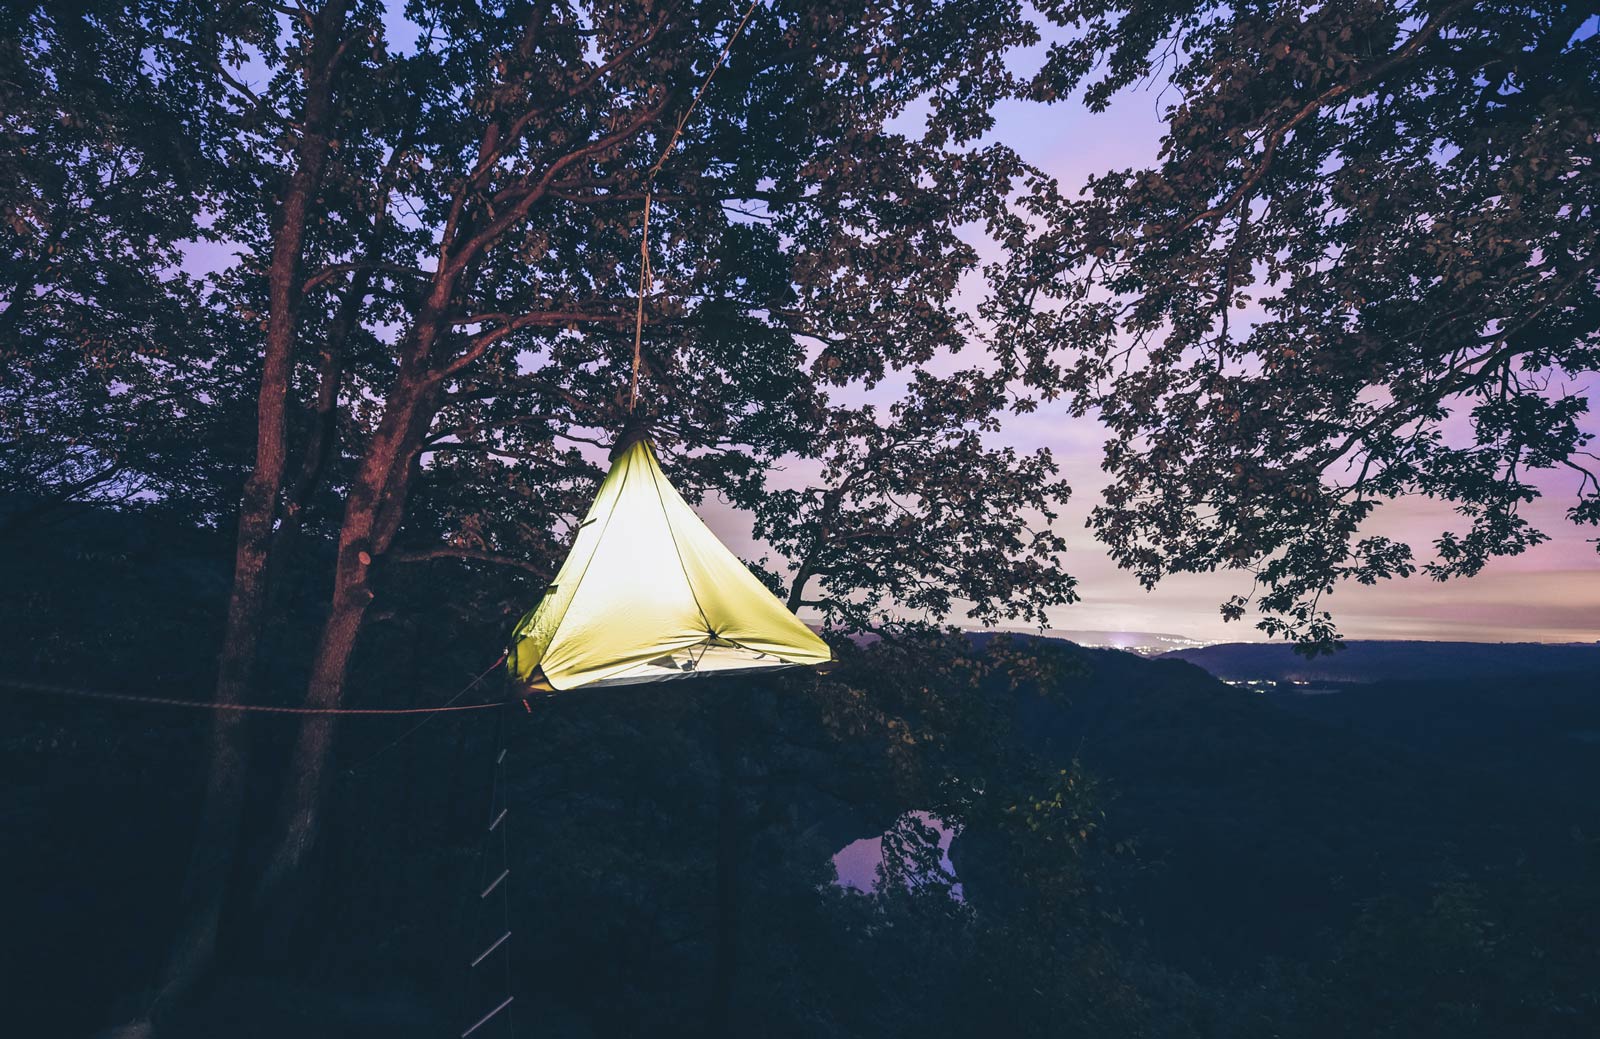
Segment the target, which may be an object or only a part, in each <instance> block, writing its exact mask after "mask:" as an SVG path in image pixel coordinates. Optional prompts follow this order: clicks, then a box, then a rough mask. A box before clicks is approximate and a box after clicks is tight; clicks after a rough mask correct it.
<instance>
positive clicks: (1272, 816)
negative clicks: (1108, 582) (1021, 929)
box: [951, 647, 1600, 972]
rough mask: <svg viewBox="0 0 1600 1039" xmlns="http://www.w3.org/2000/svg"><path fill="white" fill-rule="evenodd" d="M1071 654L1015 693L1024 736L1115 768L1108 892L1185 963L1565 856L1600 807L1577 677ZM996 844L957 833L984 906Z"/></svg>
mask: <svg viewBox="0 0 1600 1039" xmlns="http://www.w3.org/2000/svg"><path fill="white" fill-rule="evenodd" d="M1224 648H1231V649H1252V648H1257V647H1224ZM1262 648H1277V647H1262ZM1533 648H1538V647H1533ZM1576 648H1581V649H1587V648H1588V647H1576ZM1199 652H1200V653H1204V652H1206V651H1205V650H1201V651H1199ZM1078 653H1079V654H1081V656H1080V657H1079V659H1080V662H1081V666H1080V667H1079V669H1078V671H1077V673H1076V674H1073V675H1071V676H1070V677H1067V678H1065V679H1063V680H1062V681H1061V682H1060V685H1059V687H1057V688H1053V689H1028V688H1024V689H1021V690H1019V691H1018V694H1017V701H1016V715H1015V719H1016V732H1017V735H1018V738H1019V739H1020V740H1021V741H1022V742H1023V743H1024V745H1026V746H1027V747H1028V748H1029V749H1031V750H1033V751H1034V752H1036V753H1040V754H1042V755H1043V756H1044V757H1045V758H1046V759H1048V760H1052V761H1056V762H1060V764H1061V765H1062V767H1067V766H1068V765H1069V764H1070V762H1072V761H1073V760H1074V759H1076V760H1078V761H1080V762H1081V763H1082V765H1083V766H1084V767H1085V768H1087V769H1088V770H1089V771H1090V772H1091V773H1092V774H1094V775H1096V776H1098V777H1100V778H1101V779H1102V780H1103V781H1104V782H1105V783H1106V788H1105V794H1106V804H1105V808H1106V812H1107V819H1106V826H1107V834H1108V836H1110V837H1112V838H1116V839H1120V838H1130V839H1132V840H1133V841H1134V842H1135V845H1136V847H1137V848H1138V851H1137V855H1136V861H1137V864H1138V865H1137V867H1136V868H1134V869H1132V870H1127V871H1123V870H1119V871H1117V874H1116V875H1115V876H1113V877H1111V878H1109V880H1108V883H1109V887H1110V888H1111V889H1112V890H1113V891H1114V893H1115V901H1116V903H1117V904H1118V905H1120V906H1122V907H1123V908H1124V910H1125V911H1126V912H1127V913H1128V914H1129V916H1130V917H1131V918H1132V919H1134V920H1135V921H1138V922H1141V923H1142V925H1143V933H1144V937H1145V939H1146V940H1147V941H1148V942H1149V943H1150V946H1151V948H1152V949H1154V950H1156V951H1157V952H1158V954H1159V955H1160V956H1162V957H1164V958H1166V959H1168V961H1169V962H1175V963H1178V964H1180V965H1182V966H1183V967H1185V968H1186V969H1190V970H1205V969H1207V967H1208V966H1209V967H1210V968H1212V969H1217V970H1221V971H1223V972H1226V971H1227V970H1229V969H1231V968H1233V967H1237V966H1239V965H1241V964H1247V963H1252V962H1258V961H1259V960H1261V959H1262V958H1264V957H1277V958H1289V959H1294V958H1298V957H1301V956H1304V955H1307V954H1308V953H1313V952H1314V950H1316V949H1317V948H1318V946H1319V944H1320V943H1321V942H1322V941H1324V940H1325V939H1326V937H1327V936H1329V935H1332V934H1338V933H1342V932H1343V931H1344V929H1345V928H1346V927H1348V926H1349V924H1350V922H1351V920H1352V919H1353V918H1354V916H1355V914H1356V913H1357V912H1358V910H1359V907H1360V906H1361V905H1362V904H1364V903H1365V902H1366V901H1367V900H1369V899H1371V898H1374V897H1377V896H1378V895H1380V894H1383V893H1405V894H1410V895H1421V894H1422V893H1424V892H1426V891H1427V890H1428V889H1429V887H1430V885H1432V884H1434V883H1437V882H1439V881H1440V880H1443V879H1446V878H1448V877H1451V876H1455V875H1457V873H1458V872H1466V873H1476V871H1479V870H1488V871H1495V870H1499V871H1504V870H1507V869H1513V868H1522V867H1517V866H1516V864H1517V863H1519V862H1527V863H1529V865H1528V866H1526V868H1527V869H1529V870H1532V871H1533V872H1534V874H1535V875H1541V876H1548V877H1553V876H1557V875H1560V874H1561V873H1562V872H1563V871H1564V870H1567V869H1569V866H1568V865H1566V863H1567V862H1568V860H1569V859H1570V855H1571V852H1570V844H1571V837H1570V834H1571V833H1572V832H1573V827H1579V828H1580V829H1582V830H1583V831H1585V832H1588V831H1589V830H1590V829H1591V828H1592V827H1594V826H1596V825H1597V824H1600V808H1597V807H1596V804H1595V802H1594V799H1593V798H1592V797H1589V796H1587V792H1588V791H1592V790H1594V789H1596V784H1600V756H1597V755H1595V754H1593V753H1592V750H1593V746H1592V744H1591V743H1590V742H1589V741H1590V740H1591V739H1595V740H1600V693H1596V692H1595V691H1594V690H1592V689H1590V688H1589V683H1587V682H1586V681H1585V680H1584V679H1582V678H1581V677H1571V676H1569V677H1565V678H1560V679H1554V678H1552V679H1539V678H1526V677H1525V678H1524V679H1523V680H1521V681H1520V682H1517V683H1511V682H1508V681H1505V680H1503V679H1495V678H1486V679H1484V680H1482V681H1478V682H1467V681H1452V682H1448V683H1431V684H1422V683H1405V684H1401V683H1393V684H1391V685H1388V686H1385V687H1382V689H1383V692H1384V693H1385V694H1387V695H1386V696H1377V695H1365V694H1366V692H1367V690H1361V691H1359V692H1360V693H1361V694H1362V695H1360V696H1358V695H1357V692H1358V691H1352V692H1351V693H1349V694H1348V697H1347V696H1346V695H1338V696H1296V695H1294V694H1292V693H1285V694H1282V695H1261V694H1260V693H1258V692H1253V691H1248V690H1244V689H1240V688H1237V687H1234V686H1230V685H1227V684H1225V683H1223V682H1221V681H1218V680H1217V679H1215V678H1213V677H1212V676H1211V675H1208V674H1206V673H1205V672H1204V671H1202V670H1201V669H1200V668H1198V667H1196V666H1195V665H1193V664H1190V663H1188V662H1186V661H1185V660H1183V659H1181V657H1183V656H1186V655H1187V654H1168V655H1167V656H1166V657H1164V658H1160V659H1154V660H1151V659H1140V658H1139V657H1137V656H1134V655H1132V654H1129V653H1121V652H1116V651H1114V650H1106V649H1085V650H1080V651H1078ZM1378 689H1379V687H1376V686H1374V687H1372V689H1371V692H1372V693H1373V694H1376V693H1377V692H1378ZM1519 689H1520V690H1521V691H1522V695H1520V696H1519V695H1517V690H1519ZM985 854H986V852H985V846H984V835H983V834H981V833H964V834H963V835H962V836H960V837H958V838H957V839H956V841H955V844H954V846H953V847H952V849H951V857H952V859H953V861H954V863H955V866H956V870H957V873H958V874H959V875H960V877H961V878H962V880H963V882H964V883H965V885H966V890H967V892H968V895H969V897H970V898H971V899H972V900H973V902H974V904H976V905H978V906H980V907H981V906H982V904H983V901H984V899H985V898H990V897H997V896H999V897H1003V893H1001V892H997V891H996V890H995V889H994V887H993V886H992V884H989V883H986V881H987V880H988V878H987V877H986V876H985V872H984V858H985Z"/></svg>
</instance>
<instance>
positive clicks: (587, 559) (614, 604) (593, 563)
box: [506, 438, 833, 691]
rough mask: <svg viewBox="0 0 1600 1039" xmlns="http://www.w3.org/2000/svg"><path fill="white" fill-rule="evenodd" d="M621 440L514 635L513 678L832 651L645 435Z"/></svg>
mask: <svg viewBox="0 0 1600 1039" xmlns="http://www.w3.org/2000/svg"><path fill="white" fill-rule="evenodd" d="M624 445H625V446H623V447H622V449H621V451H620V452H619V453H618V454H616V455H615V456H614V457H615V461H613V463H612V465H611V472H609V473H608V474H606V478H605V482H604V483H602V484H601V485H600V493H599V494H598V495H596V496H595V501H594V504H593V505H592V506H590V508H589V514H588V515H587V516H586V517H584V520H583V523H582V524H580V525H579V527H578V536H577V538H576V539H575V541H574V543H573V546H572V552H571V554H569V555H568V556H567V561H566V562H565V563H564V564H562V567H561V572H560V573H558V574H557V575H556V579H555V583H553V584H552V585H550V587H549V588H548V589H546V590H545V593H544V598H543V599H541V600H540V601H539V605H538V606H535V607H534V608H533V609H532V610H530V611H528V613H527V614H525V615H524V616H523V617H522V619H521V620H519V621H518V622H517V626H516V628H515V630H514V631H513V632H512V633H511V648H510V649H509V651H508V655H507V657H506V668H507V670H509V671H510V672H511V674H512V676H513V677H514V678H516V679H517V680H519V681H520V682H522V683H523V684H525V685H527V686H530V687H532V688H534V689H544V690H552V691H553V690H558V689H573V688H576V687H578V686H608V685H629V684H635V683H642V682H660V681H664V680H668V679H677V678H692V677H695V676H698V675H726V674H737V673H741V672H750V671H765V670H770V669H773V668H782V667H796V666H816V665H819V664H826V663H828V662H829V661H831V660H832V659H833V654H832V652H831V651H830V650H829V649H828V645H827V643H825V642H823V641H822V640H821V639H820V638H818V637H817V636H816V634H815V633H814V632H812V631H811V629H810V628H808V627H806V626H805V625H804V624H802V623H800V621H799V619H797V618H796V617H795V615H794V614H792V613H790V612H789V610H788V609H787V608H786V607H785V606H784V605H783V603H781V602H779V601H778V599H777V597H776V596H774V595H773V594H772V593H771V592H770V591H768V590H767V588H766V586H765V585H763V584H762V583H761V582H760V581H759V580H757V579H756V577H755V575H754V574H752V573H751V572H750V570H749V569H748V568H747V567H746V566H745V565H744V564H743V563H741V562H740V561H739V559H738V557H737V556H735V555H734V554H733V553H732V552H729V551H728V550H727V548H725V547H724V546H723V545H722V543H721V542H720V541H718V540H717V539H716V536H715V535H713V534H712V533H711V531H710V530H708V529H706V525H705V524H704V523H702V522H700V518H699V517H698V516H696V515H695V514H694V511H693V510H692V509H690V508H689V505H688V503H687V502H685V501H684V500H683V498H682V497H681V496H680V495H679V494H678V492H677V491H676V490H675V489H673V486H672V484H671V483H669V482H667V478H666V476H665V475H664V474H663V473H662V472H661V466H660V465H659V464H658V463H657V462H656V456H655V452H654V451H653V450H652V449H651V447H650V443H649V441H648V440H645V439H642V438H640V439H637V440H634V441H633V442H632V443H631V444H630V443H627V441H626V440H624Z"/></svg>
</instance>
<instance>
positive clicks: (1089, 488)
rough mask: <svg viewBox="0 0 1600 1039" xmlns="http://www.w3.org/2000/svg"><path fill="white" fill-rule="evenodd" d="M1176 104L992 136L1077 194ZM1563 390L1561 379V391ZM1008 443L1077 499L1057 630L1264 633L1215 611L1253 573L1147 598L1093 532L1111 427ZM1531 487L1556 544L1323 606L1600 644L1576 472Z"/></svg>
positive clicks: (1144, 147)
mask: <svg viewBox="0 0 1600 1039" xmlns="http://www.w3.org/2000/svg"><path fill="white" fill-rule="evenodd" d="M1045 42H1046V43H1047V42H1048V40H1047V41H1045ZM1042 52H1043V45H1041V46H1040V47H1038V48H1034V49H1033V50H1032V51H1031V52H1024V53H1021V54H1018V55H1017V56H1016V57H1015V58H1014V59H1013V61H1012V62H1011V64H1012V66H1013V68H1014V69H1016V70H1017V71H1027V70H1028V68H1029V67H1030V66H1031V65H1035V64H1036V63H1037V61H1039V60H1040V58H1041V57H1042ZM1170 100H1171V98H1170V97H1167V98H1162V97H1161V95H1160V87H1159V84H1158V85H1156V86H1154V87H1151V88H1149V89H1136V90H1130V91H1125V92H1124V93H1123V94H1121V95H1119V96H1118V97H1117V98H1116V100H1115V101H1114V103H1113V104H1112V106H1111V107H1110V109H1109V110H1107V111H1106V112H1104V113H1099V114H1096V113H1093V112H1090V111H1089V110H1088V109H1087V108H1085V107H1084V106H1082V105H1081V104H1078V103H1077V102H1076V101H1071V102H1067V103H1061V104H1056V105H1053V106H1045V105H1041V104H1034V103H1029V102H1022V101H1010V102H1007V103H1005V104H1004V105H1003V106H1002V107H1001V109H1000V110H999V112H998V113H997V124H996V127H995V130H994V132H993V133H992V135H991V138H990V139H992V140H995V141H998V142H1001V143H1004V144H1007V145H1009V146H1010V147H1012V148H1013V149H1015V150H1016V151H1017V152H1018V153H1019V154H1020V155H1021V156H1022V158H1024V159H1025V160H1027V161H1028V162H1030V163H1032V164H1034V165H1036V166H1038V167H1040V168H1041V169H1043V170H1044V171H1046V172H1047V173H1049V174H1051V175H1052V176H1054V177H1055V178H1056V179H1057V180H1058V181H1059V182H1060V183H1061V185H1062V186H1063V188H1064V189H1065V190H1066V191H1067V192H1068V193H1069V194H1071V193H1076V191H1077V190H1078V188H1080V187H1081V186H1082V185H1083V184H1084V183H1085V182H1086V181H1087V179H1088V178H1089V177H1090V176H1091V175H1094V174H1099V173H1104V172H1106V171H1108V170H1114V169H1127V168H1130V167H1142V166H1147V165H1153V164H1154V162H1155V159H1156V154H1157V150H1158V146H1159V141H1160V137H1161V119H1160V110H1161V106H1162V105H1163V104H1165V103H1168V102H1170ZM974 242H975V244H977V245H978V246H979V249H980V251H988V252H989V255H987V256H986V257H985V258H986V259H989V258H992V256H993V253H992V247H991V246H989V244H988V243H985V242H981V241H978V240H976V239H974ZM963 360H966V359H963ZM1561 388H1562V387H1561V386H1560V385H1559V384H1558V385H1556V386H1553V387H1552V389H1555V390H1559V389H1561ZM1565 388H1566V389H1568V390H1575V391H1587V392H1588V395H1589V396H1590V397H1591V398H1593V399H1596V401H1597V403H1600V375H1593V376H1590V377H1588V378H1585V379H1582V380H1577V381H1575V382H1573V383H1569V384H1568V385H1567V386H1566V387H1565ZM1583 425H1584V428H1585V429H1586V430H1587V431H1588V432H1590V433H1594V434H1596V435H1600V416H1597V415H1596V414H1593V413H1591V414H1590V415H1589V416H1587V418H1586V420H1585V422H1584V423H1583ZM999 439H1000V441H1001V442H1004V443H1009V444H1011V445H1013V446H1016V447H1018V448H1023V449H1030V450H1031V449H1034V448H1038V447H1047V448H1049V449H1050V451H1051V453H1052V454H1053V456H1054V457H1055V459H1056V461H1057V463H1058V464H1059V465H1060V466H1061V468H1062V473H1063V475H1064V476H1065V477H1066V478H1067V480H1068V481H1069V482H1070V484H1071V485H1072V487H1073V491H1074V493H1073V497H1072V501H1071V502H1070V504H1069V505H1068V507H1067V508H1066V509H1065V511H1064V514H1063V515H1062V517H1061V518H1060V520H1059V521H1058V522H1057V523H1056V529H1057V530H1058V531H1059V532H1060V533H1061V534H1062V535H1063V536H1064V537H1066V538H1067V541H1068V553H1067V556H1066V562H1067V566H1068V569H1069V571H1070V572H1071V573H1072V574H1073V575H1074V576H1076V577H1077V578H1078V580H1079V589H1078V590H1079V593H1080V594H1081V596H1082V601H1081V602H1079V603H1077V604H1074V605H1072V606H1066V607H1057V608H1055V609H1054V610H1053V611H1052V616H1051V622H1052V627H1055V628H1062V629H1069V630H1086V631H1138V632H1163V633H1171V634H1176V635H1181V636H1187V637H1190V638H1195V639H1200V640H1206V641H1254V640H1257V639H1260V638H1262V637H1263V636H1262V635H1261V633H1260V632H1258V631H1256V630H1255V628H1254V627H1253V623H1254V622H1253V620H1251V619H1250V618H1248V617H1247V618H1246V619H1245V620H1242V621H1236V622H1232V623H1227V622H1224V621H1223V620H1222V617H1221V614H1220V612H1219V609H1218V606H1219V604H1220V603H1222V602H1223V601H1224V600H1225V599H1227V598H1228V597H1230V596H1232V595H1236V594H1249V592H1250V579H1249V576H1248V575H1247V574H1244V573H1239V572H1234V573H1217V574H1185V575H1180V576H1177V577H1172V578H1168V579H1166V580H1164V581H1163V582H1162V583H1161V584H1160V585H1159V586H1158V587H1157V588H1156V589H1154V590H1153V591H1150V592H1146V591H1145V590H1144V589H1143V588H1141V587H1140V586H1139V584H1138V582H1137V581H1136V580H1135V579H1134V578H1133V577H1132V576H1130V575H1129V574H1127V573H1125V572H1123V571H1120V570H1118V569H1117V567H1116V565H1115V564H1114V563H1112V562H1111V560H1110V559H1109V558H1108V557H1107V556H1106V554H1105V551H1104V550H1103V548H1102V547H1101V546H1100V545H1099V544H1098V543H1097V542H1096V541H1095V540H1094V538H1093V536H1092V534H1091V533H1090V532H1089V531H1088V530H1087V529H1086V528H1085V521H1086V520H1087V518H1088V515H1089V513H1090V511H1091V510H1092V509H1093V508H1094V506H1095V505H1096V504H1098V503H1099V502H1100V501H1101V495H1100V491H1101V489H1102V488H1103V487H1104V485H1105V483H1106V479H1105V475H1104V474H1103V473H1102V472H1101V471H1100V448H1101V444H1102V442H1103V441H1104V440H1105V434H1104V430H1103V429H1102V428H1101V427H1100V426H1099V424H1098V423H1096V422H1095V421H1094V420H1093V419H1092V418H1072V417H1070V416H1067V415H1065V414H1063V413H1062V412H1061V410H1060V409H1055V410H1051V409H1049V408H1043V409H1041V410H1040V411H1038V412H1035V413H1033V414H1031V415H1026V416H1017V415H1012V416H1008V417H1007V419H1006V420H1005V429H1004V431H1003V433H1002V435H1001V437H1000V438H999ZM796 475H798V474H796ZM774 482H777V483H783V482H785V480H784V477H783V474H778V475H776V476H775V478H774ZM1534 482H1535V483H1537V484H1538V485H1539V486H1540V487H1541V490H1542V491H1543V492H1544V496H1543V497H1541V498H1540V499H1539V500H1537V501H1536V502H1534V503H1533V504H1532V505H1531V506H1529V507H1528V508H1527V509H1526V511H1525V513H1524V514H1525V515H1526V516H1527V517H1528V518H1529V519H1530V520H1531V521H1532V522H1533V524H1534V525H1535V526H1536V527H1538V528H1539V529H1541V530H1543V531H1544V532H1545V533H1546V534H1548V535H1550V538H1551V540H1550V541H1549V542H1547V543H1546V544H1543V545H1540V546H1538V547H1537V548H1534V549H1532V550H1530V551H1528V552H1525V553H1524V554H1522V555H1521V556H1517V557H1512V558H1506V559H1499V560H1495V561H1493V562H1491V563H1490V564H1489V566H1488V568H1487V569H1486V570H1485V571H1484V572H1483V573H1481V574H1480V575H1478V576H1477V577H1474V578H1471V579H1468V580H1453V581H1449V582H1444V583H1440V582H1436V581H1433V580H1431V579H1430V578H1427V577H1424V576H1416V577H1412V578H1408V579H1405V580H1397V581H1389V582H1385V583H1383V584H1380V585H1377V586H1373V587H1364V586H1360V585H1355V584H1349V585H1345V586H1341V587H1340V588H1339V589H1338V590H1337V591H1336V592H1335V593H1334V594H1333V595H1332V596H1330V597H1327V598H1325V599H1324V605H1325V606H1326V607H1327V608H1328V609H1329V610H1331V611H1332V612H1333V614H1334V617H1335V621H1336V623H1337V624H1338V626H1339V628H1340V630H1341V631H1342V632H1343V633H1344V635H1345V637H1347V638H1364V639H1427V640H1461V641H1485V642H1590V641H1597V640H1600V553H1597V552H1596V550H1595V549H1596V546H1595V545H1594V544H1592V543H1590V542H1589V540H1587V539H1592V538H1595V537H1597V536H1600V531H1596V530H1595V529H1593V528H1579V527H1575V526H1574V525H1573V524H1571V523H1570V522H1568V521H1567V519H1566V517H1565V512H1566V509H1567V508H1569V507H1570V505H1571V504H1572V502H1573V501H1574V496H1575V493H1576V490H1577V479H1576V474H1573V473H1570V472H1569V471H1567V470H1560V471H1551V472H1549V473H1548V474H1546V475H1545V476H1544V478H1543V479H1536V480H1535V481H1534ZM706 520H707V522H708V524H710V525H711V527H712V528H713V529H714V530H716V531H717V532H718V533H719V535H722V536H723V537H724V538H726V539H727V540H728V541H729V543H730V544H731V545H732V546H733V547H734V548H735V550H736V551H740V552H741V554H744V555H746V557H747V558H754V557H758V556H760V555H762V554H763V550H762V548H761V546H759V545H756V544H754V543H753V542H752V541H751V539H750V534H749V525H748V522H747V521H745V520H744V519H743V518H742V517H740V516H738V515H734V514H730V513H728V512H727V510H717V509H716V508H715V507H714V506H713V507H712V508H710V509H709V510H708V515H707V516H706ZM1452 521H1455V522H1452ZM1370 529H1371V530H1372V531H1373V532H1375V533H1383V534H1387V535H1389V536H1391V537H1397V538H1401V539H1404V540H1406V541H1408V542H1410V543H1411V544H1412V546H1413V548H1414V549H1415V550H1416V552H1417V554H1418V556H1419V557H1420V558H1426V557H1427V553H1428V552H1429V551H1430V546H1431V543H1432V541H1433V539H1434V538H1435V537H1436V536H1437V535H1438V534H1439V533H1441V532H1442V531H1445V530H1450V529H1454V530H1461V529H1463V525H1462V523H1461V522H1460V517H1457V516H1455V515H1454V514H1453V513H1452V511H1451V509H1450V507H1449V505H1448V504H1446V503H1442V502H1438V501H1431V500H1425V499H1418V500H1404V501H1399V502H1395V503H1392V504H1390V505H1388V506H1386V507H1384V508H1383V509H1382V510H1380V512H1379V514H1378V515H1377V516H1375V517H1374V519H1373V521H1372V523H1371V524H1370Z"/></svg>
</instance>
